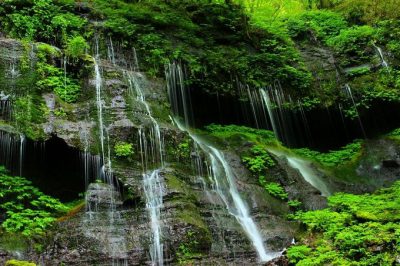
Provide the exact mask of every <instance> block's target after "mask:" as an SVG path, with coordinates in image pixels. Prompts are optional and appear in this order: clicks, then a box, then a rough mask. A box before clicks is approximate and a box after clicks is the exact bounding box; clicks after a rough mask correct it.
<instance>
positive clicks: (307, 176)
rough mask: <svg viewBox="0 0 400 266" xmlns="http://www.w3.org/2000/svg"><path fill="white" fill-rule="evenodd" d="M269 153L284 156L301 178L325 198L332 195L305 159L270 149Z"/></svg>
mask: <svg viewBox="0 0 400 266" xmlns="http://www.w3.org/2000/svg"><path fill="white" fill-rule="evenodd" d="M268 151H269V152H271V153H272V154H274V155H276V156H280V157H281V156H283V157H285V158H286V159H287V160H288V163H289V166H290V167H292V168H294V169H297V170H298V171H299V172H300V174H301V176H302V177H303V178H304V180H305V181H307V182H308V183H309V184H310V185H312V186H313V187H314V188H316V189H317V190H318V191H319V192H321V195H322V196H324V197H328V196H330V195H331V194H332V192H331V190H330V189H329V187H328V186H327V184H326V183H325V182H324V181H323V180H322V179H321V177H320V176H319V175H318V173H317V172H316V171H315V170H314V169H313V168H312V167H311V163H310V162H309V161H306V160H304V159H301V158H298V157H295V156H291V155H289V154H287V153H284V152H283V151H279V150H275V149H268Z"/></svg>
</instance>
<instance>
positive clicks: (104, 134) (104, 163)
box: [83, 40, 128, 265]
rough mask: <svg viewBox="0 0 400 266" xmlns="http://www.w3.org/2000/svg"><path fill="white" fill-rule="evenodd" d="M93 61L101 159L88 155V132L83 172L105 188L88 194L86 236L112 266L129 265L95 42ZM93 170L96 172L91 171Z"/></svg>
mask: <svg viewBox="0 0 400 266" xmlns="http://www.w3.org/2000/svg"><path fill="white" fill-rule="evenodd" d="M93 61H94V74H95V80H94V81H95V89H96V105H97V116H98V129H99V140H100V153H101V155H100V156H92V155H90V154H89V152H88V148H89V143H88V139H87V134H88V132H85V133H84V136H83V138H84V141H85V151H84V154H83V157H84V171H85V181H86V183H89V173H95V176H96V178H97V179H98V180H103V181H104V183H105V184H97V183H92V184H90V185H89V186H88V191H87V194H86V219H85V220H84V222H85V223H86V226H85V233H86V234H87V235H88V236H90V237H93V238H96V239H98V240H100V241H101V242H102V243H103V248H104V252H105V253H107V254H109V257H110V258H111V259H112V265H127V263H128V262H127V247H126V240H125V232H124V231H123V230H122V229H121V228H120V226H118V224H119V223H120V220H121V217H120V216H121V215H120V211H117V206H119V205H121V204H122V202H121V201H120V195H119V191H118V188H116V187H115V184H117V182H115V180H114V178H113V172H112V164H111V147H110V136H109V132H108V129H107V128H106V127H105V124H104V112H103V97H102V86H103V84H102V83H103V79H102V76H101V71H100V66H99V62H100V55H99V44H98V40H96V55H95V56H94V58H93ZM90 166H92V167H93V168H95V169H90Z"/></svg>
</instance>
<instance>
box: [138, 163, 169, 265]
mask: <svg viewBox="0 0 400 266" xmlns="http://www.w3.org/2000/svg"><path fill="white" fill-rule="evenodd" d="M143 184H144V192H145V195H146V209H147V211H148V213H149V216H150V224H151V232H152V243H151V247H150V256H151V261H152V265H158V266H162V265H163V261H164V259H163V244H162V243H161V233H162V230H161V219H160V217H161V209H162V208H163V197H162V196H163V180H162V178H161V177H160V174H159V170H154V171H153V172H152V173H150V174H143Z"/></svg>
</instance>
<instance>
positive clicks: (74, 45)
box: [65, 35, 89, 59]
mask: <svg viewBox="0 0 400 266" xmlns="http://www.w3.org/2000/svg"><path fill="white" fill-rule="evenodd" d="M87 49H89V45H88V44H87V42H86V40H85V39H84V38H83V37H82V36H80V35H77V36H74V37H72V38H69V39H68V41H67V45H66V48H65V54H66V55H67V56H69V57H72V58H74V59H77V58H80V57H82V56H83V55H84V54H85V53H86V50H87Z"/></svg>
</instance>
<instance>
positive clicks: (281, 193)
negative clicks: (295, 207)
mask: <svg viewBox="0 0 400 266" xmlns="http://www.w3.org/2000/svg"><path fill="white" fill-rule="evenodd" d="M258 181H259V183H260V184H261V185H262V186H263V187H264V188H265V190H266V191H267V192H268V193H269V194H270V195H271V196H274V197H276V198H278V199H281V200H286V199H287V198H288V194H287V193H286V191H285V189H284V188H283V187H282V186H281V185H280V184H278V183H275V182H270V183H268V182H267V181H266V179H265V176H260V177H259V179H258Z"/></svg>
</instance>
